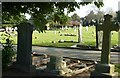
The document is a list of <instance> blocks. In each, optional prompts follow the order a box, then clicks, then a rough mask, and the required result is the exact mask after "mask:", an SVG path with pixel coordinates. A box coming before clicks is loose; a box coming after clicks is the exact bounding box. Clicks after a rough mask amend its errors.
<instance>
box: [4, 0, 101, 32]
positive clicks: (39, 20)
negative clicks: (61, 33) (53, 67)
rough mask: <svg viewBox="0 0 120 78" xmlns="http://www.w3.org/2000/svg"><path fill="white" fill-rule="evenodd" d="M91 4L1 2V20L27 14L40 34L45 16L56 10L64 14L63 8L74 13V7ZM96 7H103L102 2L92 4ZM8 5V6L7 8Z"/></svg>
mask: <svg viewBox="0 0 120 78" xmlns="http://www.w3.org/2000/svg"><path fill="white" fill-rule="evenodd" d="M92 2H93V0H91V2H84V0H83V2H30V3H29V2H19V3H18V2H3V3H2V19H3V21H4V20H9V19H10V16H16V15H18V16H20V15H21V13H24V14H25V13H28V14H30V15H31V16H32V18H33V20H34V21H33V22H34V24H35V26H37V27H38V28H39V30H40V31H41V32H43V30H44V26H45V24H46V23H47V19H46V15H47V14H50V13H51V12H53V11H54V8H57V9H58V10H59V11H60V12H61V13H64V8H66V9H67V10H68V13H69V12H73V11H75V7H77V8H80V5H87V4H90V3H92ZM94 4H95V5H96V6H97V7H101V6H103V2H94ZM8 5H10V6H8Z"/></svg>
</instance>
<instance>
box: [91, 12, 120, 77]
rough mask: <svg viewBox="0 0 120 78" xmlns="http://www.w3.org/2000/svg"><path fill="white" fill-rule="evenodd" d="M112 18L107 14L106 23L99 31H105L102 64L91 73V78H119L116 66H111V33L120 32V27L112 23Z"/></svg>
mask: <svg viewBox="0 0 120 78" xmlns="http://www.w3.org/2000/svg"><path fill="white" fill-rule="evenodd" d="M111 19H112V16H111V15H109V14H107V15H105V16H104V22H103V24H102V26H99V27H98V29H99V30H102V31H103V41H102V53H101V62H100V64H97V65H96V67H95V71H93V72H92V73H91V76H90V77H91V78H96V77H97V78H112V77H113V76H117V74H116V73H115V72H114V65H112V64H110V48H111V31H119V28H120V27H119V25H114V24H113V23H112V21H111Z"/></svg>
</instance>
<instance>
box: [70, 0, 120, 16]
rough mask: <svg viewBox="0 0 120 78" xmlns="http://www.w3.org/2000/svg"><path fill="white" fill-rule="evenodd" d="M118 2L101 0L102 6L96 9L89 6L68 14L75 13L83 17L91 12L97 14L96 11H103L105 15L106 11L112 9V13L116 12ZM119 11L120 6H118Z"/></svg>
mask: <svg viewBox="0 0 120 78" xmlns="http://www.w3.org/2000/svg"><path fill="white" fill-rule="evenodd" d="M119 1H120V0H103V3H104V6H103V7H102V8H100V9H98V8H97V7H96V6H95V5H94V4H89V5H87V6H81V7H80V9H77V8H76V11H75V12H72V13H70V14H69V16H71V15H73V14H74V13H77V14H78V15H79V16H80V17H85V16H86V15H87V14H89V12H90V11H91V10H93V11H94V12H95V13H97V11H98V10H101V11H104V12H105V13H107V11H108V9H112V10H113V11H118V2H119ZM119 9H120V5H119Z"/></svg>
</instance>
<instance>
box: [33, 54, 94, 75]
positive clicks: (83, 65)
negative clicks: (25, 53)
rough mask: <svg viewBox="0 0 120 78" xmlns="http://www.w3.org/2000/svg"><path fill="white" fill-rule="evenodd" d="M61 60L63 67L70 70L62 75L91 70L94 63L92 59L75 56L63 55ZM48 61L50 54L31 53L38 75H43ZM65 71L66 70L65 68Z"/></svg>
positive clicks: (77, 73)
mask: <svg viewBox="0 0 120 78" xmlns="http://www.w3.org/2000/svg"><path fill="white" fill-rule="evenodd" d="M63 61H64V62H65V63H66V64H65V65H63V67H65V68H68V69H69V70H70V71H71V72H69V73H64V74H62V76H75V75H79V74H80V73H83V72H85V71H90V70H93V67H94V65H95V62H94V61H90V60H82V59H77V58H69V57H63ZM49 62H50V56H49V55H46V54H33V63H32V64H33V65H35V66H36V69H37V70H39V71H42V73H41V72H40V73H39V75H40V74H41V75H45V74H46V69H47V64H48V63H49ZM91 68H92V69H91ZM66 71H67V70H66Z"/></svg>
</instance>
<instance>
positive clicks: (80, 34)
mask: <svg viewBox="0 0 120 78" xmlns="http://www.w3.org/2000/svg"><path fill="white" fill-rule="evenodd" d="M78 42H79V43H81V42H82V25H81V24H80V26H79V28H78Z"/></svg>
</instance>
